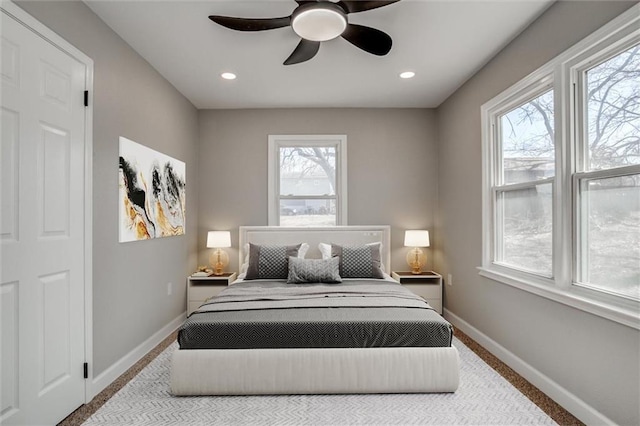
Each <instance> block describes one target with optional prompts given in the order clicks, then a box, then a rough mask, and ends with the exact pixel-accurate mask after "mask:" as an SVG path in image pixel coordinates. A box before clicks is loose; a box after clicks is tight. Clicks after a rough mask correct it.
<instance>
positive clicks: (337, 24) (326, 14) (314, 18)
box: [291, 7, 347, 41]
mask: <svg viewBox="0 0 640 426" xmlns="http://www.w3.org/2000/svg"><path fill="white" fill-rule="evenodd" d="M291 27H292V28H293V31H295V33H296V34H298V35H299V36H300V37H302V38H304V39H306V40H311V41H327V40H331V39H334V38H336V37H338V36H339V35H340V34H342V33H343V32H344V30H345V29H346V28H347V17H346V15H345V14H344V13H341V12H340V11H338V10H335V8H333V7H329V8H326V7H314V8H308V9H306V10H302V11H300V13H297V14H295V16H293V18H292V21H291Z"/></svg>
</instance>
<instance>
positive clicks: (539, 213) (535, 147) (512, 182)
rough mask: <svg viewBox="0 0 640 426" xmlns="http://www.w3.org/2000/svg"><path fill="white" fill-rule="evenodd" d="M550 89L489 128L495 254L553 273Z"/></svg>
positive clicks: (545, 273)
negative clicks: (493, 157) (493, 155)
mask: <svg viewBox="0 0 640 426" xmlns="http://www.w3.org/2000/svg"><path fill="white" fill-rule="evenodd" d="M553 117H554V111H553V90H547V88H545V89H544V92H543V93H541V94H538V93H536V94H535V95H534V97H533V98H532V99H529V100H527V101H525V102H522V103H520V104H518V106H517V107H515V108H513V109H511V110H510V111H507V112H505V113H502V114H496V116H495V122H494V123H493V128H494V132H495V136H494V138H495V143H496V147H497V148H498V149H496V152H497V155H498V156H499V160H497V161H496V166H497V169H498V174H497V175H496V179H495V185H494V187H493V192H494V197H495V200H494V204H495V212H496V218H495V227H496V229H495V231H496V232H495V240H494V242H493V244H494V246H495V260H496V262H499V263H503V264H505V265H509V266H511V267H514V268H518V269H522V270H526V271H530V272H533V273H536V274H540V275H543V276H548V277H550V276H551V275H552V260H553V256H552V224H553V221H552V213H553V182H554V175H555V160H554V158H555V154H554V142H553V140H554V139H553V127H554V120H553Z"/></svg>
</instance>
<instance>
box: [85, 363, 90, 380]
mask: <svg viewBox="0 0 640 426" xmlns="http://www.w3.org/2000/svg"><path fill="white" fill-rule="evenodd" d="M84 378H85V379H88V378H89V363H88V362H85V363H84Z"/></svg>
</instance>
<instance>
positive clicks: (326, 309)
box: [178, 280, 453, 349]
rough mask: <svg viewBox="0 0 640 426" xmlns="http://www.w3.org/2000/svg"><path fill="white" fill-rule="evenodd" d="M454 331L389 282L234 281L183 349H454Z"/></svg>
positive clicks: (184, 336)
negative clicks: (306, 282)
mask: <svg viewBox="0 0 640 426" xmlns="http://www.w3.org/2000/svg"><path fill="white" fill-rule="evenodd" d="M452 335H453V329H452V326H451V324H449V323H448V322H447V321H446V320H445V319H444V318H442V317H441V316H440V315H438V313H436V312H435V311H434V310H433V309H432V308H431V307H430V306H429V305H428V304H427V303H426V302H425V301H424V300H423V299H421V298H420V297H418V296H416V295H415V294H413V293H411V291H409V290H407V289H406V288H404V287H402V286H401V285H399V284H397V283H395V282H392V281H385V280H344V281H343V283H341V284H328V285H327V284H311V285H310V284H304V285H292V284H286V283H285V282H278V281H262V280H259V281H245V282H241V283H237V284H234V285H232V286H230V287H229V288H227V289H225V290H223V291H222V292H221V293H220V294H219V295H218V296H217V297H215V298H212V299H210V300H209V301H208V303H205V305H203V306H202V307H201V308H200V309H198V310H197V311H195V312H194V313H192V314H191V315H190V316H189V318H188V319H187V321H186V322H185V323H184V325H183V326H182V327H181V329H180V331H179V334H178V343H179V344H180V349H271V348H372V347H449V346H451V340H452Z"/></svg>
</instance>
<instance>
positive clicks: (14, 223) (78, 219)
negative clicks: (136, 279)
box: [0, 2, 92, 424]
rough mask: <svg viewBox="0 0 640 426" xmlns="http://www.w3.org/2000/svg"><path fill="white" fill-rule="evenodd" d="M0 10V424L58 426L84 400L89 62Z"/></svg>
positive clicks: (17, 14) (11, 11)
mask: <svg viewBox="0 0 640 426" xmlns="http://www.w3.org/2000/svg"><path fill="white" fill-rule="evenodd" d="M2 9H3V10H2V22H1V24H2V26H1V31H2V33H1V35H2V37H1V43H2V45H1V46H0V51H1V53H2V59H1V61H0V70H1V79H2V87H1V90H2V92H1V100H2V107H1V109H0V118H1V121H0V125H1V128H2V139H1V140H2V144H1V155H0V167H1V168H0V174H1V179H2V182H1V184H0V191H1V192H0V241H1V244H0V258H1V262H2V264H1V266H2V269H1V272H0V297H1V299H0V300H1V303H0V321H1V326H0V333H1V336H0V337H1V338H0V345H1V346H0V365H1V370H0V382H1V388H0V403H1V404H0V422H1V423H2V424H55V423H57V422H59V421H60V420H62V419H63V418H64V417H66V416H67V415H68V414H69V413H70V412H72V411H73V410H74V409H75V408H77V407H78V406H80V405H81V404H82V403H83V402H85V401H86V385H85V379H84V368H83V366H84V363H85V362H86V361H87V360H88V359H89V357H90V355H91V354H90V351H87V350H86V349H87V347H88V345H87V343H90V340H91V339H90V330H87V325H88V324H90V311H88V312H87V309H86V308H87V306H89V301H88V300H87V298H88V297H90V295H91V291H90V286H91V279H90V273H91V270H90V269H91V263H90V257H91V246H90V237H91V232H90V225H91V216H90V209H89V208H87V205H88V204H89V205H90V203H91V198H90V197H89V198H87V195H90V188H87V185H90V182H91V181H90V178H89V176H90V174H89V172H90V161H88V160H90V158H91V157H90V156H89V155H88V154H90V131H91V122H90V120H87V119H88V118H90V111H88V110H87V108H85V105H84V91H85V90H88V89H89V88H90V87H89V86H90V83H91V81H90V76H91V73H92V63H91V61H90V60H89V59H88V58H86V57H81V58H80V60H79V59H78V57H77V56H79V55H77V52H74V53H75V55H74V54H70V53H69V50H70V48H69V46H68V45H67V44H66V42H63V41H61V39H59V38H58V37H57V36H55V34H53V33H50V32H48V33H46V34H43V29H42V28H34V27H33V26H34V25H33V22H35V20H33V18H31V17H30V16H29V15H27V14H26V13H24V12H23V11H22V10H21V9H19V8H18V7H17V6H15V5H14V4H12V3H5V2H3V3H2ZM25 22H28V23H25ZM36 24H37V22H36ZM52 37H55V38H57V40H54V41H52V40H51V38H52ZM54 43H55V44H54ZM61 44H64V45H61ZM71 49H72V48H71ZM88 114H89V116H88ZM87 230H89V231H88V235H87ZM88 336H89V339H87V337H88ZM87 340H89V342H87Z"/></svg>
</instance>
